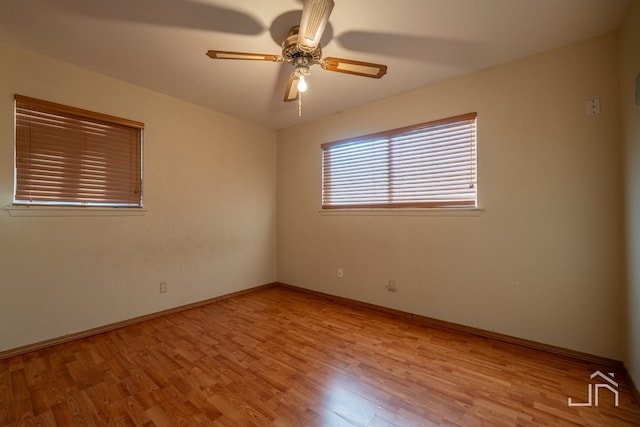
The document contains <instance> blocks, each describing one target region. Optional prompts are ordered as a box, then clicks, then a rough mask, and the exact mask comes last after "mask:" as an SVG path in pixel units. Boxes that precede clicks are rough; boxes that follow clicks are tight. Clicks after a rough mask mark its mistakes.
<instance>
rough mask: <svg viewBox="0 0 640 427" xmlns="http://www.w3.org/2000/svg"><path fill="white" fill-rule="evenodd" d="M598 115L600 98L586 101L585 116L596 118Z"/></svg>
mask: <svg viewBox="0 0 640 427" xmlns="http://www.w3.org/2000/svg"><path fill="white" fill-rule="evenodd" d="M598 114H600V98H592V99H589V100H587V116H596V115H598Z"/></svg>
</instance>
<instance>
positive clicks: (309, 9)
mask: <svg viewBox="0 0 640 427" xmlns="http://www.w3.org/2000/svg"><path fill="white" fill-rule="evenodd" d="M333 5H334V3H333V0H304V7H303V9H302V18H301V19H300V31H299V33H298V44H299V45H300V46H302V47H303V48H305V49H309V50H312V49H315V48H316V47H318V44H319V43H320V39H321V38H322V33H323V32H324V29H325V27H326V26H327V23H328V22H329V15H331V11H332V10H333Z"/></svg>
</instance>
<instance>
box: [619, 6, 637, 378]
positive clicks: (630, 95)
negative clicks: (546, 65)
mask: <svg viewBox="0 0 640 427" xmlns="http://www.w3.org/2000/svg"><path fill="white" fill-rule="evenodd" d="M620 42H621V43H620V44H621V49H620V58H621V62H620V63H621V67H620V91H621V92H620V105H621V106H622V108H621V111H622V130H623V132H622V138H623V141H624V145H625V173H626V176H625V178H626V218H627V222H626V223H627V290H626V292H625V295H624V296H625V298H624V302H625V303H626V304H625V305H626V310H627V313H628V320H627V325H628V327H627V331H626V332H627V340H626V341H627V343H628V348H627V353H626V358H625V364H626V365H627V369H628V370H629V372H630V373H631V376H632V377H633V380H634V382H635V384H636V386H638V387H640V106H638V105H636V103H635V79H636V76H638V75H640V1H637V0H636V1H633V2H631V8H630V10H629V13H628V15H627V17H626V20H625V23H624V25H623V27H622V29H621V31H620Z"/></svg>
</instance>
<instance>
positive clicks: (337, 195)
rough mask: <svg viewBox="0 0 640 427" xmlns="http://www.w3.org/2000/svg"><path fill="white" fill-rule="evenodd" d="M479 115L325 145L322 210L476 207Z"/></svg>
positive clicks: (453, 118)
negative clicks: (477, 126) (477, 120)
mask: <svg viewBox="0 0 640 427" xmlns="http://www.w3.org/2000/svg"><path fill="white" fill-rule="evenodd" d="M476 116H477V115H476V113H469V114H464V115H461V116H456V117H450V118H447V119H443V120H437V121H434V122H429V123H423V124H420V125H416V126H411V127H406V128H401V129H394V130H391V131H387V132H381V133H377V134H373V135H367V136H363V137H358V138H352V139H348V140H344V141H337V142H332V143H327V144H323V145H322V208H323V209H345V208H440V207H476V206H477V191H476V187H477V182H476Z"/></svg>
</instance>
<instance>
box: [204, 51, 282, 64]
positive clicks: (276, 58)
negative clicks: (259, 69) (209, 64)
mask: <svg viewBox="0 0 640 427" xmlns="http://www.w3.org/2000/svg"><path fill="white" fill-rule="evenodd" d="M207 56H208V57H209V58H211V59H244V60H249V61H270V62H282V61H283V58H282V56H280V55H267V54H263V53H247V52H228V51H224V50H210V51H208V52H207Z"/></svg>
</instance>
